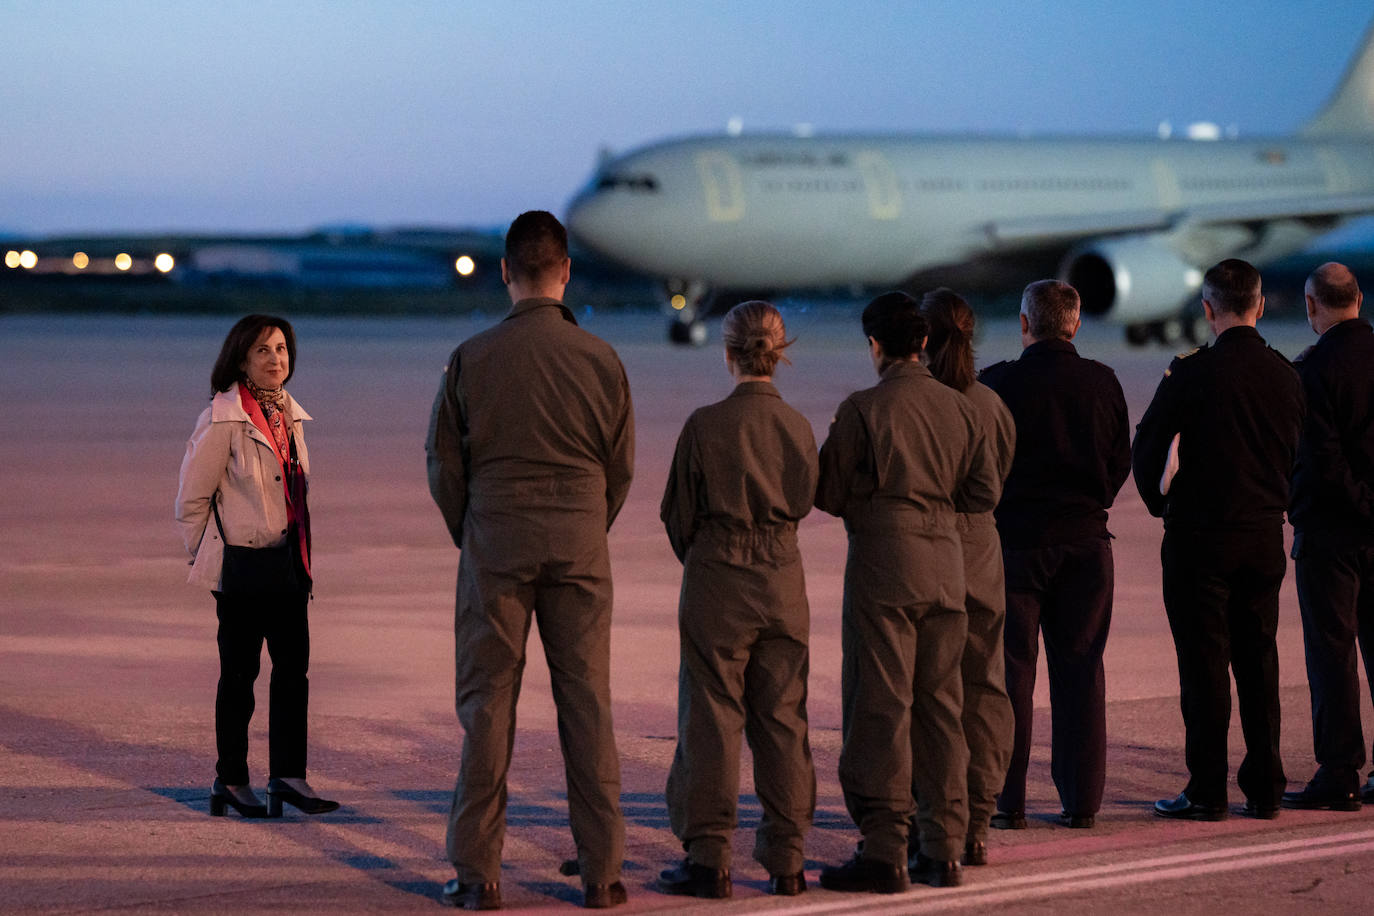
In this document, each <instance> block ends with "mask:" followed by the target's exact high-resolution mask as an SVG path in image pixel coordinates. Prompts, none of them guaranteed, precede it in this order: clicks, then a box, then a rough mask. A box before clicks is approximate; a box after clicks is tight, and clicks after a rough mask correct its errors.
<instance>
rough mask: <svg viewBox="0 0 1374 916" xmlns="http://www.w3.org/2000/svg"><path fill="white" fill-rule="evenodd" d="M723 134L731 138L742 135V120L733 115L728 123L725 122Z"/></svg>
mask: <svg viewBox="0 0 1374 916" xmlns="http://www.w3.org/2000/svg"><path fill="white" fill-rule="evenodd" d="M725 132H726V133H727V134H729V135H730V136H732V137H738V136H739V135H740V134H742V133H744V119H743V118H741V117H740V116H739V115H735V116H734V117H733V118H731V119H730V120H729V121H726V122H725Z"/></svg>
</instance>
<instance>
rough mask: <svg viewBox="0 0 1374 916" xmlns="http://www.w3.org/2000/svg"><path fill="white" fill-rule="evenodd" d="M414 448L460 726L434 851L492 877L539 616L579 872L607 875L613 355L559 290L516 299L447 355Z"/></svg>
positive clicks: (612, 868)
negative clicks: (438, 539) (448, 553)
mask: <svg viewBox="0 0 1374 916" xmlns="http://www.w3.org/2000/svg"><path fill="white" fill-rule="evenodd" d="M426 452H427V453H428V463H429V484H430V492H431V493H432V494H433V496H434V500H435V502H436V503H438V505H439V508H440V510H441V511H442V512H443V516H444V520H445V522H446V523H447V524H448V527H449V531H450V533H451V534H452V535H453V540H454V543H455V544H457V545H458V546H459V547H460V549H461V550H462V554H461V556H460V559H459V562H458V597H457V609H456V612H455V615H454V636H455V649H456V662H457V666H456V668H457V670H456V705H457V710H458V719H459V721H460V722H461V724H462V726H463V731H464V733H465V736H466V737H465V740H464V743H463V753H462V763H461V766H460V770H459V774H458V782H457V786H456V787H455V789H454V794H453V806H452V811H451V813H450V815H449V824H448V855H449V859H450V860H451V861H452V862H453V865H454V868H455V870H456V871H457V874H458V879H459V880H460V881H462V882H464V883H478V882H487V881H497V880H499V879H500V877H501V875H500V868H501V847H502V843H503V840H504V836H505V806H506V774H507V772H508V771H509V769H510V761H511V749H512V745H513V742H514V738H515V708H516V700H517V699H518V697H519V693H520V681H521V675H522V673H523V671H524V667H525V643H526V640H527V637H528V635H529V629H530V620H531V617H532V616H536V615H537V617H538V619H539V635H540V638H541V640H542V642H543V644H544V654H545V657H546V658H547V660H548V665H549V674H550V677H551V679H552V686H553V696H554V701H555V703H556V704H557V707H558V737H559V742H560V745H561V747H562V751H563V762H564V767H565V772H566V777H567V787H568V814H569V819H570V821H571V827H572V834H573V839H574V841H575V842H576V844H577V852H578V860H579V863H580V867H581V874H582V878H583V880H584V881H586V882H589V883H590V882H594V883H610V882H613V881H615V880H617V879H618V878H619V876H620V869H621V864H622V859H623V857H624V843H625V826H624V821H623V819H622V817H621V812H620V763H619V759H618V757H617V756H616V748H615V735H614V732H613V730H612V727H611V703H610V627H611V568H610V558H609V555H608V552H607V548H606V531H607V529H608V528H609V526H610V524H611V522H612V521H613V520H614V519H615V516H616V513H617V512H618V511H619V510H620V507H621V505H622V503H623V502H624V501H625V496H626V494H627V493H628V491H629V486H630V477H631V473H632V467H633V459H634V420H633V415H632V411H631V405H630V391H629V385H628V383H627V382H626V378H625V370H624V367H623V366H622V365H621V363H620V360H619V359H618V358H617V357H616V354H615V351H614V350H612V349H611V347H610V346H609V345H608V344H606V343H605V342H604V341H602V340H600V339H599V338H597V337H595V336H593V335H591V334H589V333H587V332H586V331H584V330H582V329H581V328H579V327H577V323H576V321H575V320H574V319H573V317H572V313H571V312H569V311H568V310H567V309H566V308H564V307H563V305H562V304H561V303H560V302H558V301H557V300H554V299H526V300H522V301H520V302H517V303H515V305H514V306H513V307H512V309H511V312H510V314H509V315H508V316H507V317H506V319H505V320H504V321H502V322H501V323H500V324H498V325H496V326H495V327H493V328H490V329H488V330H486V331H484V332H482V333H480V334H477V335H474V336H473V337H471V338H469V339H468V340H466V341H464V342H463V343H462V344H461V345H460V346H459V347H458V349H457V350H455V351H454V353H453V356H452V358H451V359H450V361H449V364H448V368H447V369H446V371H445V375H444V379H443V383H442V385H441V386H440V388H439V393H438V395H437V397H436V398H435V402H434V413H433V417H432V419H431V421H430V431H429V439H428V441H427V443H426Z"/></svg>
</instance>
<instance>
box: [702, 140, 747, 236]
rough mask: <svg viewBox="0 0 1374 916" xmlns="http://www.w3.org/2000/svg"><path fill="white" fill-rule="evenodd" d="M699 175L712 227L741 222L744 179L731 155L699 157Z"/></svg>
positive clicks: (711, 153) (708, 153) (713, 152)
mask: <svg viewBox="0 0 1374 916" xmlns="http://www.w3.org/2000/svg"><path fill="white" fill-rule="evenodd" d="M696 160H697V172H698V173H699V174H700V175H701V187H702V190H703V191H704V192H705V193H706V215H707V217H708V218H709V219H710V220H711V222H713V223H733V222H738V221H739V220H740V218H741V217H743V216H744V178H743V177H742V176H741V175H740V170H739V165H738V164H737V163H736V162H735V160H734V159H733V158H731V157H730V155H729V154H728V153H722V152H719V151H717V150H711V151H707V152H704V153H697V157H696Z"/></svg>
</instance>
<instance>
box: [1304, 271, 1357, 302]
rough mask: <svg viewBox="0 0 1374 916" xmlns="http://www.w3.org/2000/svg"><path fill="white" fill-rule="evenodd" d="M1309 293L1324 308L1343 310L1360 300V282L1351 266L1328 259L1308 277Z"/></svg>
mask: <svg viewBox="0 0 1374 916" xmlns="http://www.w3.org/2000/svg"><path fill="white" fill-rule="evenodd" d="M1307 294H1308V295H1309V296H1311V297H1312V298H1313V299H1315V300H1316V302H1317V305H1319V306H1321V307H1322V308H1324V309H1332V310H1334V311H1338V312H1343V311H1345V310H1346V309H1351V308H1354V307H1355V304H1356V303H1357V302H1359V300H1360V284H1359V283H1358V282H1357V281H1356V280H1355V275H1354V274H1353V273H1351V272H1350V268H1348V267H1346V266H1345V265H1344V264H1338V263H1336V262H1335V261H1328V262H1327V263H1325V264H1323V265H1322V266H1321V267H1318V268H1317V269H1316V270H1314V271H1312V275H1311V276H1310V277H1308V278H1307Z"/></svg>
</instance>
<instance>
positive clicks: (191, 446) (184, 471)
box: [176, 385, 311, 590]
mask: <svg viewBox="0 0 1374 916" xmlns="http://www.w3.org/2000/svg"><path fill="white" fill-rule="evenodd" d="M286 401H287V405H288V408H289V410H290V416H291V418H292V424H291V434H292V437H293V438H294V439H295V441H296V457H297V458H299V459H300V462H301V469H302V470H303V471H304V472H305V474H306V478H307V479H309V476H310V455H309V453H308V452H307V451H306V449H305V435H304V430H303V427H302V425H301V421H303V420H309V419H311V417H310V414H308V413H306V412H305V410H303V409H302V408H301V406H300V405H299V404H297V403H296V401H295V399H294V398H292V397H291V395H290V394H288V395H287V396H286ZM217 492H218V493H219V516H220V520H221V521H222V522H223V523H224V534H225V537H227V538H228V539H229V543H230V544H233V545H234V546H236V547H275V546H276V545H278V544H281V543H282V542H283V541H285V540H286V532H287V524H288V522H287V514H286V495H285V492H284V490H283V488H282V481H281V465H280V463H278V461H277V454H276V452H275V451H274V450H273V448H272V444H271V443H270V442H269V441H268V439H267V437H266V436H265V435H263V433H262V431H261V430H259V429H258V428H257V427H256V426H254V425H253V421H252V420H250V419H249V417H248V412H247V411H246V410H244V408H243V404H242V403H240V401H239V386H238V385H234V386H233V387H232V388H230V389H229V390H228V391H221V392H220V393H219V394H217V395H215V396H214V398H213V399H211V401H210V406H209V407H207V408H205V410H204V411H202V412H201V415H200V418H199V419H198V420H196V428H195V431H194V432H192V433H191V438H190V439H189V440H188V441H187V443H186V456H185V457H184V458H182V460H181V478H180V482H179V484H178V486H177V502H176V519H177V526H178V527H179V528H180V529H181V538H182V540H183V541H184V542H185V544H186V551H187V553H188V554H189V555H190V557H191V574H190V575H189V576H187V578H186V581H187V582H190V583H191V584H193V585H204V586H206V587H208V588H211V589H216V590H217V589H218V588H219V579H220V568H221V566H222V565H223V563H224V544H223V542H222V541H221V540H220V536H219V531H218V530H217V529H216V527H215V517H214V515H212V514H211V511H210V500H211V498H212V497H213V496H214V495H215V494H216V493H217Z"/></svg>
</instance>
